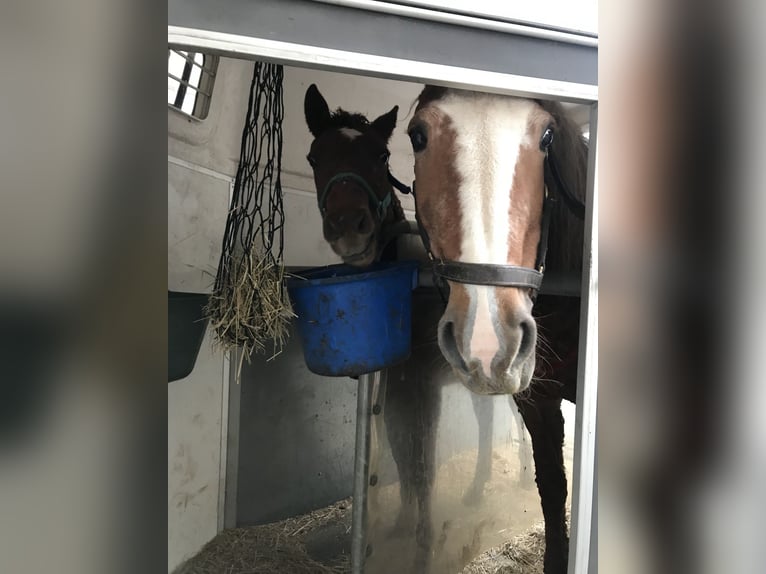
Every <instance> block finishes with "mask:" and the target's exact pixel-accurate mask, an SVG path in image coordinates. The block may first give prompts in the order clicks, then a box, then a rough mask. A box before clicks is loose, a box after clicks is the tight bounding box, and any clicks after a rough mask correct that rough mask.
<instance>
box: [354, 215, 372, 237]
mask: <svg viewBox="0 0 766 574" xmlns="http://www.w3.org/2000/svg"><path fill="white" fill-rule="evenodd" d="M356 231H357V233H370V232H371V231H372V219H371V218H370V217H369V216H368V215H367V213H366V212H362V213H361V214H359V215H358V216H357V220H356Z"/></svg>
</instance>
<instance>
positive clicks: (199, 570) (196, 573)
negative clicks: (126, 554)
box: [174, 499, 351, 574]
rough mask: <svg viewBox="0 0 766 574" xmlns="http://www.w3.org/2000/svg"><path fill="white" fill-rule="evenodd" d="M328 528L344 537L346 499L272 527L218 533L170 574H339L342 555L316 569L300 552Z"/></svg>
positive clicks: (347, 561)
mask: <svg viewBox="0 0 766 574" xmlns="http://www.w3.org/2000/svg"><path fill="white" fill-rule="evenodd" d="M333 525H336V526H337V525H342V526H343V527H344V528H347V529H348V532H350V528H351V526H350V525H351V499H347V500H341V501H339V502H337V503H335V504H333V505H332V506H328V507H327V508H322V509H319V510H315V511H313V512H311V513H309V514H305V515H302V516H297V517H294V518H288V519H287V520H283V521H281V522H275V523H273V524H265V525H262V526H248V527H242V528H232V529H229V530H224V531H223V532H221V533H220V534H219V535H218V536H216V537H215V538H214V539H213V540H211V541H210V542H208V543H207V544H206V545H205V546H204V547H203V548H202V550H200V552H199V553H198V554H197V555H196V556H194V557H192V558H191V559H189V560H188V561H187V562H186V563H184V564H183V565H181V566H180V567H179V568H178V569H176V570H175V572H174V574H345V573H347V572H350V571H351V557H350V556H349V555H348V554H341V555H339V556H336V557H333V559H331V560H329V561H327V563H322V562H319V561H317V560H315V559H314V558H312V557H311V556H310V555H309V553H308V551H307V550H306V541H307V539H308V538H310V535H311V534H313V533H317V532H318V531H320V530H322V529H323V528H327V527H328V526H333Z"/></svg>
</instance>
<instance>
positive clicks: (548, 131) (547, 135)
mask: <svg viewBox="0 0 766 574" xmlns="http://www.w3.org/2000/svg"><path fill="white" fill-rule="evenodd" d="M552 143H553V126H548V127H547V128H545V131H544V132H543V137H541V138H540V151H545V150H547V149H548V148H549V147H550V146H551V144H552Z"/></svg>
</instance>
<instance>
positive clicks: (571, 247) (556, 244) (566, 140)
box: [537, 100, 588, 271]
mask: <svg viewBox="0 0 766 574" xmlns="http://www.w3.org/2000/svg"><path fill="white" fill-rule="evenodd" d="M537 103H538V104H539V105H540V106H541V107H542V108H543V109H544V110H545V111H546V112H548V113H549V114H550V115H551V116H553V120H554V122H555V131H554V135H553V144H552V147H551V149H552V150H553V157H554V158H555V162H556V167H558V170H559V173H560V174H561V179H562V180H563V181H564V184H565V185H566V186H567V187H568V189H569V191H570V192H571V193H572V195H574V196H575V197H577V198H578V199H580V200H581V201H583V202H584V201H585V186H586V179H587V175H588V144H587V142H586V140H585V138H584V137H583V135H582V132H581V130H580V128H579V126H578V125H577V124H576V123H575V122H573V121H572V120H571V119H570V118H569V117H568V116H567V114H566V112H565V110H564V108H563V107H562V105H561V104H559V103H558V102H551V101H547V100H538V101H537ZM583 233H584V224H583V221H582V220H580V219H578V218H577V217H575V216H574V215H573V214H572V212H571V211H570V210H569V208H568V207H567V206H566V204H565V203H564V202H563V201H558V202H557V203H556V204H555V206H554V209H553V213H552V216H551V228H550V238H549V241H548V256H547V263H546V266H547V268H548V269H550V270H556V271H579V270H580V269H582V255H583Z"/></svg>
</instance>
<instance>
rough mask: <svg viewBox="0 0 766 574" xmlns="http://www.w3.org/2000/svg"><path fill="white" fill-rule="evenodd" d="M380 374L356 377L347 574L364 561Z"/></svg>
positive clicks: (360, 567) (359, 570)
mask: <svg viewBox="0 0 766 574" xmlns="http://www.w3.org/2000/svg"><path fill="white" fill-rule="evenodd" d="M379 384H380V371H375V372H374V373H365V374H364V375H361V376H360V377H359V386H358V390H357V398H356V448H355V452H354V503H353V507H352V513H351V516H352V522H351V572H352V574H362V572H364V562H365V559H366V558H367V536H366V534H367V487H368V484H369V474H370V472H369V471H370V435H371V432H370V431H371V424H372V400H373V397H374V392H373V388H374V387H375V386H377V385H379Z"/></svg>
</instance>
